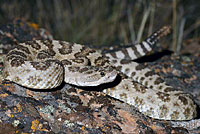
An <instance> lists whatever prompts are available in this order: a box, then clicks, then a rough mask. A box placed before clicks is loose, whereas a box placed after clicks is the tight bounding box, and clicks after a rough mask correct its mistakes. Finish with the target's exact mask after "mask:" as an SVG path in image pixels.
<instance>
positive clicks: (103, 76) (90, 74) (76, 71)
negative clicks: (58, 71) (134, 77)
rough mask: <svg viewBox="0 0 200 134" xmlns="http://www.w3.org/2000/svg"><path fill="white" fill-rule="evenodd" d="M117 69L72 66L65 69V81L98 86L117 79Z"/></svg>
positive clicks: (78, 84) (79, 84)
mask: <svg viewBox="0 0 200 134" xmlns="http://www.w3.org/2000/svg"><path fill="white" fill-rule="evenodd" d="M116 76H117V71H116V70H114V69H113V68H112V67H106V68H102V67H97V66H78V67H77V66H72V67H66V69H65V82H66V83H69V84H73V85H77V86H98V85H101V84H105V83H109V82H112V81H114V80H115V78H116Z"/></svg>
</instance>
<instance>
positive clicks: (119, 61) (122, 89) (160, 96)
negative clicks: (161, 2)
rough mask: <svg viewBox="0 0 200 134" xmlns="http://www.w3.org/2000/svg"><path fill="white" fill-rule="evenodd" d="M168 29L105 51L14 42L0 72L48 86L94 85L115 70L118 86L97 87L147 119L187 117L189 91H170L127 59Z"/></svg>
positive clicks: (191, 106)
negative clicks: (118, 79) (63, 84)
mask: <svg viewBox="0 0 200 134" xmlns="http://www.w3.org/2000/svg"><path fill="white" fill-rule="evenodd" d="M168 33H169V27H167V26H165V27H163V28H161V29H160V30H158V31H156V32H155V33H153V34H152V35H151V36H149V37H148V38H147V39H146V40H144V41H143V42H141V43H139V44H136V45H132V46H131V47H128V48H123V49H121V50H119V51H115V52H111V53H105V54H101V53H99V52H97V51H96V50H94V49H91V48H88V47H86V46H83V45H80V44H76V43H69V42H65V41H57V40H34V41H28V42H25V43H20V44H19V45H16V46H15V47H14V48H13V49H11V50H10V51H9V52H8V54H7V55H6V56H5V58H4V69H3V77H4V79H7V80H10V81H12V82H15V83H17V84H19V85H22V86H25V87H28V88H33V89H52V88H56V87H57V86H59V85H60V84H61V83H62V82H63V81H65V82H66V83H69V84H73V85H77V86H98V85H101V84H105V83H110V82H113V81H114V80H115V78H116V77H117V76H118V75H121V76H122V80H121V81H120V82H119V84H118V85H116V86H114V87H111V88H106V89H104V90H103V92H104V93H106V94H107V95H109V96H111V97H114V98H116V99H119V100H121V101H123V102H125V103H128V104H130V105H134V106H135V107H136V108H137V109H138V110H139V111H140V112H142V113H143V114H145V115H147V116H150V117H152V118H156V119H164V120H190V119H193V118H195V117H196V116H197V113H196V105H195V103H194V102H193V100H192V98H191V96H190V95H189V94H186V93H183V92H182V91H177V90H174V88H172V87H171V86H168V85H167V84H166V83H165V82H164V80H163V79H161V78H160V77H159V76H158V75H157V74H154V73H153V72H152V71H151V70H150V69H149V68H147V67H144V66H142V65H140V64H138V63H136V62H134V61H133V60H134V59H137V58H139V57H142V56H144V55H146V54H147V53H148V52H150V51H151V50H152V48H153V46H154V45H155V43H156V42H157V40H159V39H160V37H162V36H165V35H166V34H168Z"/></svg>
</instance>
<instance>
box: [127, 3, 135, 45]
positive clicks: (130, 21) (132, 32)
mask: <svg viewBox="0 0 200 134" xmlns="http://www.w3.org/2000/svg"><path fill="white" fill-rule="evenodd" d="M131 9H132V8H131V7H130V6H129V7H128V26H129V31H130V34H131V42H132V43H133V44H134V43H135V30H134V27H133V25H134V22H133V17H132V15H131Z"/></svg>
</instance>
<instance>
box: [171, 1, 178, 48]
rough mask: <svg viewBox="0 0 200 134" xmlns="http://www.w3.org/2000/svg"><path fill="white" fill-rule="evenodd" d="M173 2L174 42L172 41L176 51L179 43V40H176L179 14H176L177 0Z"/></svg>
mask: <svg viewBox="0 0 200 134" xmlns="http://www.w3.org/2000/svg"><path fill="white" fill-rule="evenodd" d="M172 4H173V24H172V25H173V43H172V50H173V51H174V52H176V48H177V47H176V45H177V44H176V43H177V41H176V38H177V35H176V28H177V27H176V19H177V16H176V15H177V14H176V0H173V2H172Z"/></svg>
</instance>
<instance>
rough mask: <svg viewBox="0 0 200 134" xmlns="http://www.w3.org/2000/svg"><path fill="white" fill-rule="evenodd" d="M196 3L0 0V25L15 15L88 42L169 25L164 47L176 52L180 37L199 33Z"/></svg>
mask: <svg viewBox="0 0 200 134" xmlns="http://www.w3.org/2000/svg"><path fill="white" fill-rule="evenodd" d="M197 5H200V1H195V0H191V1H189V2H188V1H186V0H173V1H164V0H157V1H155V0H152V1H147V0H146V1H144V0H136V1H128V0H123V1H121V0H95V1H94V0H87V1H85V0H76V1H75V0H67V1H66V0H48V1H42V0H28V1H25V0H14V1H12V0H1V1H0V24H6V23H8V22H10V21H11V20H13V19H16V18H21V19H25V20H28V21H31V22H35V23H37V24H39V25H40V26H41V27H45V28H47V29H48V30H49V31H50V32H51V33H52V34H53V35H54V37H55V38H56V39H61V40H67V41H71V42H79V43H84V44H94V45H102V44H106V45H109V44H127V43H130V42H133V43H136V42H139V41H141V40H142V39H144V37H146V36H147V35H149V34H150V33H152V32H153V31H154V30H155V29H158V28H160V27H161V26H163V25H169V24H170V25H172V26H173V29H174V32H173V36H172V37H173V38H172V40H173V41H170V40H169V42H168V43H167V44H168V46H167V47H168V48H173V50H174V51H175V52H177V53H178V52H179V51H180V49H181V44H182V40H183V39H187V38H195V37H198V36H199V32H200V29H199V26H200V23H199V22H200V18H199V16H200V15H199V14H198V13H199V10H200V9H198V6H197ZM188 10H189V11H188ZM171 42H173V43H171Z"/></svg>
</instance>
